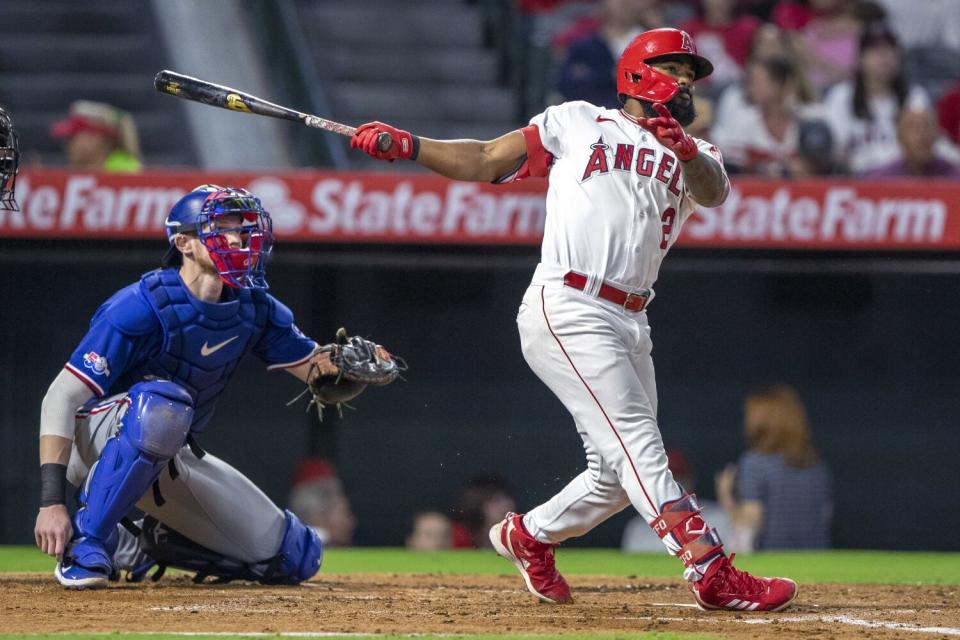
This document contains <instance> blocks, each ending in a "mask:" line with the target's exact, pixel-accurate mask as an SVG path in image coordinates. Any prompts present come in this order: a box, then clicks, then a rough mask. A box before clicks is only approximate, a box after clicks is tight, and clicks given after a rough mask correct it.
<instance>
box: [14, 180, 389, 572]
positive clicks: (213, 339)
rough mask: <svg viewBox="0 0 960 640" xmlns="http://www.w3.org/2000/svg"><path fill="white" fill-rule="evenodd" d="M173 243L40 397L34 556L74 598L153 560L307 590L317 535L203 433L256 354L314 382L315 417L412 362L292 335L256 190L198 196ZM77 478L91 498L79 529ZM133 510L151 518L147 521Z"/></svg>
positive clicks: (190, 200) (118, 299)
mask: <svg viewBox="0 0 960 640" xmlns="http://www.w3.org/2000/svg"><path fill="white" fill-rule="evenodd" d="M5 175H6V174H5ZM166 232H167V238H168V241H169V248H168V250H167V253H166V255H165V256H164V258H163V261H162V268H160V269H158V270H155V271H151V272H149V273H146V274H145V275H143V276H142V277H141V278H140V280H139V281H138V282H135V283H133V284H131V285H129V286H127V287H124V288H123V289H120V290H119V291H118V292H117V293H115V294H114V295H113V296H111V297H110V298H109V299H108V300H107V301H106V302H104V303H103V305H101V306H100V308H99V309H98V310H97V312H96V313H95V314H94V316H93V319H92V320H91V322H90V328H89V330H88V331H87V334H86V335H85V336H84V338H83V339H82V340H81V342H80V345H79V346H78V347H77V348H76V350H75V351H74V352H73V354H72V355H71V356H70V358H69V360H68V361H67V363H66V365H65V366H64V369H63V370H62V371H61V372H60V374H59V375H58V376H57V377H56V379H55V380H54V381H53V383H52V384H51V385H50V388H49V390H48V391H47V394H46V396H45V397H44V399H43V407H42V412H41V419H40V463H41V464H40V474H41V481H42V487H41V502H40V511H39V513H38V515H37V523H36V528H35V536H36V542H37V546H39V547H40V548H41V549H42V550H43V551H44V552H46V553H48V554H50V555H53V556H56V557H57V558H58V563H57V567H56V571H55V576H56V579H57V580H58V581H59V582H60V584H61V585H63V586H64V587H66V588H68V589H85V588H94V587H101V586H104V585H105V584H107V582H108V581H109V580H111V579H115V578H117V577H118V575H119V572H120V571H121V570H126V571H128V577H130V578H133V579H135V580H136V579H140V578H142V577H143V576H144V575H145V574H146V572H147V571H148V570H149V569H150V567H152V566H154V565H159V566H160V567H161V571H160V573H162V568H164V567H166V566H174V567H181V568H185V569H189V570H194V571H197V575H198V578H200V579H203V578H204V577H206V576H215V577H216V578H218V579H220V580H232V579H236V578H242V579H247V580H257V581H259V582H262V583H269V584H297V583H299V582H301V581H304V580H307V579H308V578H310V577H311V576H312V575H314V574H315V573H316V572H317V571H318V570H319V568H320V563H321V559H322V553H323V547H322V543H321V540H320V539H319V537H318V535H317V533H316V532H315V531H314V530H312V529H311V528H309V527H307V526H305V525H304V524H303V523H302V522H301V521H300V520H299V519H298V518H297V516H296V515H294V514H293V513H291V512H289V511H281V510H280V509H279V508H278V507H277V506H276V505H275V504H274V503H273V502H272V501H271V500H270V499H269V498H268V497H267V496H266V495H265V494H264V493H263V492H262V491H260V489H258V488H257V487H256V486H255V485H254V484H253V483H252V482H251V481H250V480H249V479H247V478H246V477H245V476H244V475H243V474H242V473H240V472H239V471H238V470H236V469H235V468H233V467H232V466H230V465H229V464H227V463H226V462H225V461H223V460H221V459H219V458H217V457H216V456H214V455H212V454H209V453H207V452H205V451H204V450H203V449H202V448H201V447H200V445H199V444H198V442H197V438H198V436H199V435H200V434H201V433H202V432H203V430H204V429H205V428H206V427H207V425H208V424H209V422H210V421H211V419H212V418H213V414H214V409H215V407H216V403H217V400H218V399H219V397H220V395H221V394H222V392H223V389H224V387H225V386H226V385H227V383H228V382H229V380H230V377H231V375H232V374H233V372H234V370H235V368H236V366H237V364H238V363H239V361H240V359H241V358H243V357H244V356H245V355H246V354H248V353H252V354H253V355H255V356H256V357H257V358H259V359H260V360H262V361H263V362H264V363H265V364H266V366H267V369H268V370H272V371H281V370H282V371H287V372H288V373H290V374H292V375H293V376H295V377H297V378H298V379H300V380H301V381H303V382H305V383H308V384H309V385H310V388H311V390H312V393H313V396H314V401H315V402H316V403H317V404H318V405H320V406H323V405H328V404H333V405H336V404H338V403H341V402H343V401H345V400H347V399H350V398H353V397H355V396H356V395H357V394H359V393H360V392H361V391H363V389H364V388H365V386H366V385H369V384H381V385H382V384H388V383H389V382H391V381H393V380H394V379H396V377H397V376H398V375H399V371H400V370H402V369H403V368H404V367H403V364H402V361H399V360H397V359H394V358H393V357H391V355H390V354H389V352H387V350H386V349H384V348H383V347H381V346H379V345H376V344H374V343H372V342H369V341H367V340H365V339H363V338H357V337H354V338H351V337H348V336H347V334H346V332H345V331H343V330H341V331H340V332H339V333H338V335H337V340H336V341H335V342H334V343H331V344H327V345H323V346H318V345H317V343H316V342H314V341H313V340H311V339H310V338H308V337H307V336H305V335H304V334H303V333H302V332H301V331H300V330H299V329H298V328H297V326H296V324H294V319H293V313H292V312H291V311H290V309H288V308H287V307H286V306H284V305H283V303H281V302H280V301H279V300H277V299H276V298H274V297H273V296H271V295H270V294H268V293H267V288H268V285H267V280H266V265H267V260H268V258H269V256H270V252H271V250H272V247H273V233H272V224H271V220H270V215H269V213H267V211H265V210H264V209H263V207H262V206H261V203H260V200H259V199H257V198H256V197H255V196H254V195H253V194H251V193H249V192H247V191H245V190H243V189H235V188H230V187H221V186H217V185H203V186H201V187H197V188H196V189H194V190H193V191H191V192H190V193H188V194H187V195H185V196H184V197H183V198H181V199H180V200H179V201H178V202H177V203H176V204H174V206H173V208H172V209H171V210H170V213H169V215H168V216H167V219H166ZM67 481H69V482H71V483H72V484H74V485H76V486H79V487H80V492H79V502H80V508H79V510H78V511H77V512H76V513H75V514H74V515H73V516H72V518H71V516H70V515H69V514H68V512H67V508H66V506H65V504H64V496H65V483H66V482H67ZM134 506H136V507H138V508H139V509H140V510H141V511H143V512H145V513H146V514H147V517H146V518H144V519H143V520H142V521H140V522H138V523H132V522H130V521H128V520H127V519H126V516H127V514H128V513H129V512H130V511H131V509H132V508H133V507H134ZM121 523H122V525H123V526H118V524H121ZM154 575H155V576H158V575H159V574H154Z"/></svg>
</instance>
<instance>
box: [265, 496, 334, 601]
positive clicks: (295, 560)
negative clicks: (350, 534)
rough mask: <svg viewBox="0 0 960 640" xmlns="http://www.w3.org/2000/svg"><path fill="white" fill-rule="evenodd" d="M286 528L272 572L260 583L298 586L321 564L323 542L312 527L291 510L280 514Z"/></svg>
mask: <svg viewBox="0 0 960 640" xmlns="http://www.w3.org/2000/svg"><path fill="white" fill-rule="evenodd" d="M284 515H285V517H286V527H285V529H284V532H283V541H282V542H281V543H280V550H279V551H278V552H277V559H278V562H277V564H276V569H275V570H274V572H273V574H272V575H270V576H269V578H265V579H263V580H261V582H269V583H282V584H299V583H300V582H303V581H304V580H308V579H310V578H311V577H313V576H314V575H316V573H317V572H318V571H320V564H321V562H322V561H323V543H322V542H321V541H320V536H318V535H317V532H316V531H314V530H313V529H312V528H310V527H308V526H306V525H305V524H303V523H302V522H300V519H299V518H298V517H297V516H295V515H294V514H293V513H292V512H291V511H284Z"/></svg>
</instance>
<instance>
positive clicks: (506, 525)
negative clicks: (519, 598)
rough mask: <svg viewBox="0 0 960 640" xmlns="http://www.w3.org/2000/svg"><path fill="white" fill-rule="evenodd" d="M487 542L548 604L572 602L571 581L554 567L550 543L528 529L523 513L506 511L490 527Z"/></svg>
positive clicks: (535, 593)
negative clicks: (535, 535) (501, 518)
mask: <svg viewBox="0 0 960 640" xmlns="http://www.w3.org/2000/svg"><path fill="white" fill-rule="evenodd" d="M490 542H492V543H493V548H494V549H496V550H497V553H499V554H500V555H501V556H503V557H504V558H506V559H507V560H509V561H510V562H512V563H513V565H514V566H515V567H516V568H517V570H518V571H519V572H520V575H521V576H523V581H524V582H526V583H527V589H529V590H530V593H532V594H533V595H535V596H537V597H538V598H540V599H541V600H543V601H544V602H549V603H551V604H568V603H571V602H573V597H572V596H571V595H570V585H568V584H567V581H566V580H564V579H563V576H562V575H560V572H559V571H557V565H556V563H555V561H554V558H553V545H549V544H544V543H543V542H540V541H538V540H536V539H535V538H534V537H533V536H531V535H530V534H529V533H528V532H527V529H526V527H524V526H523V514H522V513H521V514H516V513H508V514H507V517H506V518H504V519H503V521H502V522H498V523H497V524H495V525H493V526H492V527H490Z"/></svg>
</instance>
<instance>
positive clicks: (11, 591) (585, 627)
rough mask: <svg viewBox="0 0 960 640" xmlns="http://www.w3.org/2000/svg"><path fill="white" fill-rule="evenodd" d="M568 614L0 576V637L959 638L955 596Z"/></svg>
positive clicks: (654, 603)
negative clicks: (96, 587) (94, 586)
mask: <svg viewBox="0 0 960 640" xmlns="http://www.w3.org/2000/svg"><path fill="white" fill-rule="evenodd" d="M570 582H571V584H572V586H573V588H574V591H575V597H576V600H577V601H576V603H575V604H573V605H568V606H550V605H544V604H539V603H538V602H537V601H535V600H534V599H533V598H532V596H529V594H527V592H526V591H521V588H522V585H521V583H520V579H519V577H516V578H514V577H479V576H449V575H443V576H440V575H423V576H411V575H370V574H366V575H324V576H321V577H319V578H317V579H316V580H314V581H312V582H310V583H308V584H307V585H305V586H302V587H290V588H275V587H273V588H267V587H261V586H257V585H251V584H246V583H232V584H229V585H212V584H208V585H193V584H191V583H190V581H189V580H188V579H187V578H185V577H179V576H178V577H173V578H171V577H166V578H164V579H163V580H162V581H161V582H159V583H157V584H147V585H131V584H118V585H117V586H114V587H112V588H110V589H107V590H102V591H84V592H65V591H64V590H63V589H60V588H59V587H58V586H57V585H56V584H55V583H54V581H53V578H52V576H49V575H42V576H41V575H36V574H6V575H4V576H0V632H5V633H42V632H71V631H73V632H81V631H85V632H112V631H128V632H137V631H164V632H172V631H173V632H175V631H179V632H353V633H356V632H368V633H430V632H432V633H444V634H452V633H490V634H503V633H515V634H517V633H520V634H527V633H558V632H573V631H586V632H595V633H600V632H625V631H628V632H629V631H672V632H680V631H686V632H696V633H703V634H712V635H717V636H722V637H729V638H769V637H772V636H773V635H774V634H775V635H776V637H777V638H894V637H904V638H938V637H956V636H960V599H958V591H960V588H958V587H956V586H879V585H801V592H800V596H799V598H798V599H797V601H796V602H795V603H794V604H793V606H792V607H791V608H790V609H788V610H787V611H784V612H782V613H775V614H742V613H715V612H714V613H705V612H702V611H700V610H698V609H696V608H695V607H693V606H692V599H691V597H690V595H689V593H688V592H687V591H686V589H685V588H684V586H683V583H682V582H681V581H679V580H647V579H636V580H631V579H627V578H608V577H603V578H590V577H574V578H573V579H572V580H571V581H570Z"/></svg>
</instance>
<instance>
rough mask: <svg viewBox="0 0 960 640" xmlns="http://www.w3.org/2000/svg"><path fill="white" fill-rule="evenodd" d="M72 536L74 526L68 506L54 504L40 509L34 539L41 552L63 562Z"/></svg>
mask: <svg viewBox="0 0 960 640" xmlns="http://www.w3.org/2000/svg"><path fill="white" fill-rule="evenodd" d="M72 536H73V524H72V523H71V522H70V514H69V513H68V512H67V507H66V505H62V504H53V505H50V506H49V507H41V508H40V512H39V513H38V514H37V524H36V526H35V527H34V529H33V537H34V539H35V540H36V542H37V547H38V548H39V549H40V550H41V551H43V552H44V553H45V554H47V555H48V556H55V557H56V558H57V560H62V559H63V551H64V549H66V547H67V543H68V542H69V541H70V538H71V537H72Z"/></svg>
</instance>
